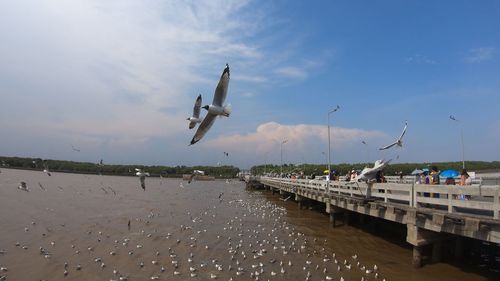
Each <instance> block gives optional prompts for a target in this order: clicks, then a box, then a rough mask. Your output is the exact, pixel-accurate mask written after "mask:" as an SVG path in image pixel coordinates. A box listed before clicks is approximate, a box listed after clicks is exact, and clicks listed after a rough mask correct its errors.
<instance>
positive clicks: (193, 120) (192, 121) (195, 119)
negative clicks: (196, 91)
mask: <svg viewBox="0 0 500 281" xmlns="http://www.w3.org/2000/svg"><path fill="white" fill-rule="evenodd" d="M200 108H201V95H198V97H197V98H196V101H195V103H194V107H193V116H191V117H189V118H188V119H187V120H188V121H189V129H192V128H194V127H195V126H196V124H198V123H201V119H200Z"/></svg>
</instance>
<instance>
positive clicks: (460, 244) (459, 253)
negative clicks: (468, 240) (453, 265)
mask: <svg viewBox="0 0 500 281" xmlns="http://www.w3.org/2000/svg"><path fill="white" fill-rule="evenodd" d="M454 254H455V259H456V260H461V259H462V258H463V256H464V239H463V238H462V237H460V236H457V238H456V239H455V253H454Z"/></svg>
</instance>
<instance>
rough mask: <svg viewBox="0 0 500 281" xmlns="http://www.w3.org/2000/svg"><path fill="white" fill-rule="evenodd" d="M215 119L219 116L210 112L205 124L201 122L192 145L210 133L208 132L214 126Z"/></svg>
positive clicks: (204, 121)
mask: <svg viewBox="0 0 500 281" xmlns="http://www.w3.org/2000/svg"><path fill="white" fill-rule="evenodd" d="M215 117H217V115H216V114H213V113H210V112H209V113H208V114H207V116H205V119H203V122H201V124H200V126H199V127H198V130H196V133H195V134H194V137H193V139H192V140H191V144H190V145H193V144H195V143H197V142H198V141H199V140H201V138H203V136H204V135H205V134H206V133H207V132H208V130H210V128H211V127H212V125H213V124H214V122H215Z"/></svg>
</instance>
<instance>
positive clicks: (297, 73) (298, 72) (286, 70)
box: [275, 66, 307, 79]
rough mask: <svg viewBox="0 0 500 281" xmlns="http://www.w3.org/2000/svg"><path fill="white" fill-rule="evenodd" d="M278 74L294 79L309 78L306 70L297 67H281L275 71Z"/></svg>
mask: <svg viewBox="0 0 500 281" xmlns="http://www.w3.org/2000/svg"><path fill="white" fill-rule="evenodd" d="M275 72H276V73H277V74H279V75H281V76H284V77H288V78H294V79H305V78H307V71H306V70H305V69H302V68H299V67H295V66H287V67H280V68H278V69H276V71H275Z"/></svg>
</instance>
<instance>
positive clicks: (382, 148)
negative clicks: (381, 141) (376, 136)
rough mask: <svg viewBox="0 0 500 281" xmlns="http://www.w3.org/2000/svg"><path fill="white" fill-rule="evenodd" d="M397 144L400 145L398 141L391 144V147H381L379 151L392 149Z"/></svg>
mask: <svg viewBox="0 0 500 281" xmlns="http://www.w3.org/2000/svg"><path fill="white" fill-rule="evenodd" d="M396 144H398V142H397V141H396V142H393V143H391V144H389V145H386V146H384V147H381V148H379V150H384V149H388V148H391V147H393V146H395V145H396Z"/></svg>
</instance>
